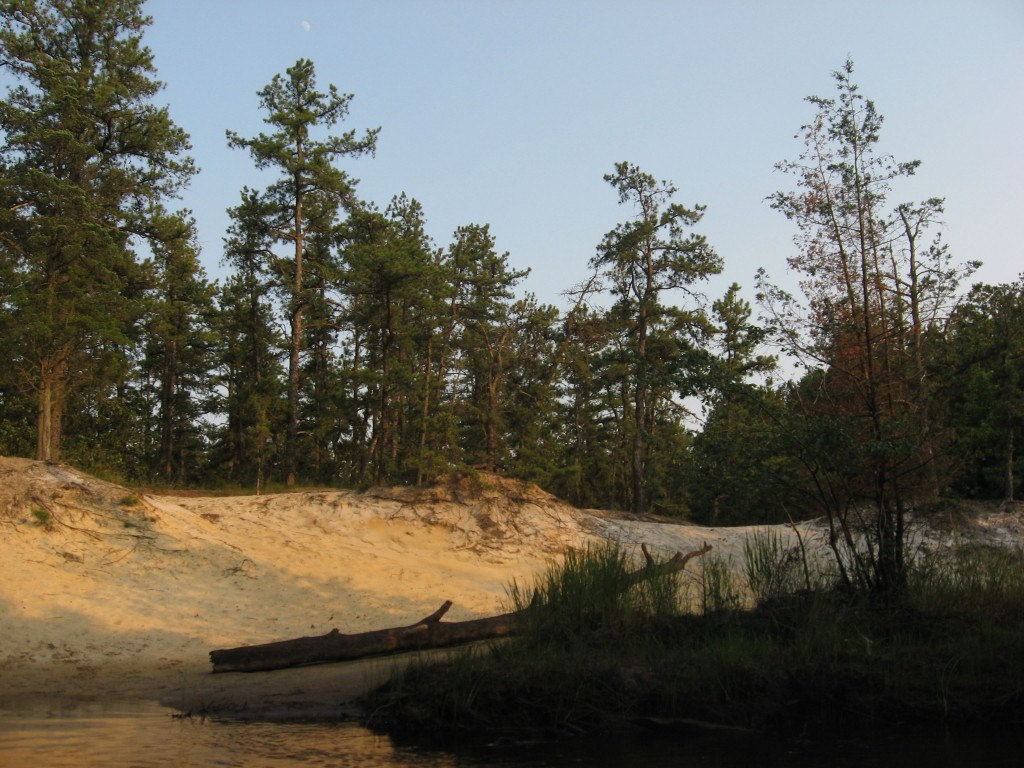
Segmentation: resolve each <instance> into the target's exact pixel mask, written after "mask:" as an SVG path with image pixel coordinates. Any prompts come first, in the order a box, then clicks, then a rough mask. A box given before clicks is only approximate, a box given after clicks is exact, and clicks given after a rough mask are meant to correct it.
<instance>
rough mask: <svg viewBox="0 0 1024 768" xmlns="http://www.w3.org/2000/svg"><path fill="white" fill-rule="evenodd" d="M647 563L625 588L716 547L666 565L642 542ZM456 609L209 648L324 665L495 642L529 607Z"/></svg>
mask: <svg viewBox="0 0 1024 768" xmlns="http://www.w3.org/2000/svg"><path fill="white" fill-rule="evenodd" d="M641 549H642V550H643V553H644V557H645V558H646V560H647V564H646V566H645V567H643V568H641V569H640V570H638V571H634V572H633V573H631V574H630V575H629V578H628V579H627V580H626V586H627V587H629V586H632V585H633V584H638V583H640V582H641V581H644V580H646V579H650V578H654V577H656V576H661V575H664V574H668V573H674V572H676V571H681V570H683V568H685V567H686V564H687V563H688V562H689V561H690V560H692V559H693V558H695V557H699V556H701V555H704V554H706V553H707V552H710V551H711V545H710V544H705V545H704V546H703V547H701V548H700V549H696V550H694V551H692V552H688V553H686V554H685V555H684V554H683V553H682V552H677V553H676V554H675V555H674V556H673V557H672V558H671V559H669V560H667V561H665V562H664V563H657V562H655V560H654V558H653V556H652V555H651V553H650V552H649V551H648V549H647V546H646V545H642V547H641ZM451 607H452V601H451V600H446V601H445V603H444V605H442V606H441V607H440V608H438V609H437V610H436V611H434V612H433V613H432V614H430V615H429V616H427V617H425V618H423V619H420V620H419V621H417V622H416V623H415V624H410V625H409V626H406V627H392V628H390V629H377V630H372V631H370V632H358V633H356V634H345V633H343V632H339V631H338V630H337V629H332V630H331V631H330V632H328V633H327V634H326V635H318V636H315V637H298V638H295V639H292V640H279V641H277V642H274V643H264V644H262V645H244V646H241V647H239V648H226V649H221V650H216V651H210V661H211V662H212V663H213V671H214V672H263V671H268V670H273V669H284V668H286V667H296V666H300V665H304V664H322V663H327V662H335V661H352V660H354V659H362V658H367V657H371V656H385V655H388V654H392V653H400V652H402V651H420V650H427V649H432V648H447V647H450V646H454V645H463V644H465V643H471V642H475V641H477V640H491V639H495V638H500V637H507V636H509V635H512V634H515V633H516V632H517V631H518V629H519V627H520V625H521V624H522V622H521V619H522V618H523V615H524V614H525V612H526V611H527V610H529V609H522V610H519V611H512V612H510V613H503V614H500V615H498V616H488V617H486V618H482V619H470V620H468V621H441V618H442V617H443V616H444V615H445V614H446V613H447V612H448V610H449V609H450V608H451Z"/></svg>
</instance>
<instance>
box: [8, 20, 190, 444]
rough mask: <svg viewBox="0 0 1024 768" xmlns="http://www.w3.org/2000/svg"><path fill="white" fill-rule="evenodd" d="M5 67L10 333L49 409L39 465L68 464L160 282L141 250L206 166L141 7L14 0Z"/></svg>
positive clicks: (23, 374)
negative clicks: (76, 398)
mask: <svg viewBox="0 0 1024 768" xmlns="http://www.w3.org/2000/svg"><path fill="white" fill-rule="evenodd" d="M0 13H2V18H3V27H2V29H0V66H2V67H3V68H4V69H5V70H6V71H7V72H8V73H9V74H10V76H11V77H12V78H13V80H14V82H15V83H16V85H14V86H13V87H11V88H10V89H9V90H8V93H7V96H6V98H5V99H4V100H3V102H2V103H0V135H2V141H3V143H2V146H0V166H2V168H3V172H4V184H3V187H4V191H3V196H4V198H5V199H4V203H5V206H4V209H5V218H6V221H5V222H4V224H5V229H4V231H5V236H4V237H3V240H2V244H0V249H2V250H0V260H2V261H3V262H4V267H3V268H2V269H3V270H4V271H5V272H7V273H8V275H10V276H12V277H13V278H14V279H13V280H12V282H11V283H9V285H11V290H10V291H9V293H8V295H7V296H6V297H5V302H6V304H7V306H8V307H9V309H10V313H11V322H10V323H9V324H8V326H7V328H6V330H7V332H8V335H7V337H6V338H5V339H4V344H5V348H6V349H7V351H8V355H9V360H10V368H11V369H12V371H13V375H14V377H15V379H16V382H17V384H18V386H19V387H20V388H21V390H22V392H24V393H25V394H26V395H28V394H31V396H32V397H33V398H34V400H35V402H36V405H37V408H36V410H37V418H36V433H37V437H36V457H37V458H39V459H57V458H58V457H59V456H60V444H61V438H62V434H63V432H64V429H63V421H64V415H65V413H66V409H67V404H68V401H69V398H70V397H71V396H72V394H73V393H74V392H75V391H80V390H89V389H96V388H103V387H105V386H107V385H109V384H110V382H111V381H112V380H115V379H117V378H118V377H123V376H124V375H125V372H126V368H127V361H126V350H127V349H128V347H129V346H130V343H131V338H130V337H131V332H132V328H131V326H132V324H133V323H134V322H135V321H136V320H137V319H138V317H139V315H140V312H139V309H138V302H139V301H140V300H141V297H142V296H143V288H144V287H145V284H146V281H147V280H148V275H147V274H146V271H145V270H144V269H143V268H142V267H141V265H140V264H139V262H138V261H137V260H136V257H135V252H136V250H137V249H139V248H140V247H144V246H145V244H146V241H147V240H152V239H154V238H155V237H157V236H158V235H157V233H155V232H154V231H153V228H152V227H151V226H150V224H151V221H150V220H151V218H152V216H153V215H154V211H155V210H157V209H158V207H159V205H160V203H161V201H163V200H165V199H167V198H169V197H173V196H174V195H175V194H176V193H177V192H178V191H179V190H180V189H181V187H182V185H184V184H185V183H186V182H187V181H188V179H189V177H190V176H191V174H192V173H193V171H194V169H193V166H192V164H191V161H190V160H189V159H188V158H187V157H185V156H184V154H183V153H185V152H186V151H187V150H188V149H189V146H188V140H187V137H186V135H185V134H184V132H182V131H181V130H180V129H179V128H178V127H177V126H175V125H174V123H173V122H172V121H171V119H170V117H169V115H168V112H167V110H166V109H165V108H160V107H157V106H154V104H153V103H152V100H153V98H154V97H155V96H156V94H157V93H158V92H159V90H160V88H161V87H162V86H161V83H160V82H158V81H157V80H155V79H154V78H153V74H154V67H153V60H152V54H151V53H150V51H149V49H148V48H146V47H145V46H144V45H143V43H142V34H143V31H144V30H145V28H146V26H147V25H148V24H149V19H148V18H147V17H145V16H144V15H143V14H142V2H141V0H11V1H10V2H5V3H4V4H3V6H2V10H0Z"/></svg>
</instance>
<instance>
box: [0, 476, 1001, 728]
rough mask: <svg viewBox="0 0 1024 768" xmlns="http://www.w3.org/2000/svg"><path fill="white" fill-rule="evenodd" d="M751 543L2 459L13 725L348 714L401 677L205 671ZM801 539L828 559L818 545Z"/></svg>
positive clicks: (487, 608) (380, 669) (486, 505)
mask: <svg viewBox="0 0 1024 768" xmlns="http://www.w3.org/2000/svg"><path fill="white" fill-rule="evenodd" d="M1007 520H1009V521H1010V522H1011V523H1014V524H1015V525H1017V527H1018V528H1019V527H1020V525H1019V524H1020V516H1019V515H1016V516H1014V515H1010V516H1009V517H1008V518H1007ZM750 530H751V529H748V528H731V529H721V528H719V529H713V528H702V527H697V526H690V525H673V524H665V523H663V522H657V521H653V520H638V519H624V518H621V517H612V516H607V515H602V514H600V513H597V512H585V511H580V510H576V509H574V508H572V507H570V506H569V505H567V504H565V503H563V502H560V501H559V500H558V499H556V498H554V497H552V496H550V495H549V494H546V493H544V492H543V491H540V490H539V489H537V488H536V487H533V486H529V485H526V484H524V483H521V482H518V481H512V480H507V479H502V478H498V477H494V476H482V477H480V478H476V479H471V478H461V479H452V480H450V481H448V482H446V483H445V484H443V485H439V486H436V487H431V488H426V489H423V488H418V489H388V490H377V491H372V492H368V493H361V494H360V493H353V492H346V491H333V492H302V493H292V494H277V495H267V496H258V497H256V496H248V497H186V496H137V495H135V494H134V493H133V492H132V491H130V490H128V489H125V488H122V487H120V486H117V485H114V484H110V483H105V482H103V481H100V480H97V479H96V478H93V477H90V476H88V475H85V474H83V473H80V472H78V471H76V470H74V469H72V468H70V467H67V466H64V465H55V464H48V463H41V462H33V461H28V460H24V459H13V458H3V457H0V712H2V710H3V709H5V708H6V709H12V708H13V709H16V708H18V707H21V706H24V705H25V704H26V702H30V701H38V700H40V699H47V700H51V699H53V698H54V697H57V698H58V699H61V700H67V701H69V702H73V701H75V700H82V699H127V700H143V699H144V700H151V701H159V702H161V703H163V704H165V705H168V706H173V707H177V708H180V709H183V710H190V709H191V710H200V709H205V710H211V711H219V712H225V713H237V712H248V713H250V714H254V715H256V716H261V715H264V714H275V715H280V714H281V713H290V714H292V715H303V714H324V713H327V712H336V711H337V708H338V706H339V705H340V704H341V703H342V702H344V701H346V700H348V699H351V698H352V696H353V695H355V694H356V693H358V692H359V691H360V690H362V689H364V688H365V687H366V686H367V685H370V684H373V683H376V682H380V681H381V680H382V679H384V678H385V677H386V675H387V674H388V672H389V670H390V669H391V668H392V666H391V665H392V664H393V663H394V662H393V661H392V660H377V661H367V662H356V663H348V664H331V665H320V666H315V667H307V668H302V669H294V670H286V671H278V672H270V673H254V674H218V675H213V674H210V671H209V670H210V664H209V658H208V653H209V651H210V650H212V649H214V648H227V647H235V646H238V645H244V644H252V643H261V642H269V641H273V640H281V639H287V638H292V637H299V636H303V635H319V634H323V633H325V632H327V631H329V630H330V629H332V628H335V627H336V628H338V629H339V630H340V631H342V632H359V631H363V630H369V629H380V628H383V627H389V626H400V625H404V624H411V623H413V622H415V621H417V620H418V619H420V618H422V617H423V616H426V615H428V614H430V613H432V612H433V611H434V610H436V609H437V608H438V607H439V606H440V605H441V603H442V602H443V601H444V600H447V599H450V600H452V601H454V603H455V606H454V608H453V609H452V610H451V612H450V613H449V614H448V615H447V616H446V619H450V620H459V619H465V618H472V617H477V616H486V615H490V614H493V613H497V612H499V611H501V610H502V609H503V607H504V604H505V601H506V589H507V587H508V585H509V584H510V583H511V582H512V580H513V579H515V580H517V581H518V582H519V583H526V584H528V583H529V582H530V581H531V580H532V578H533V577H534V576H535V575H536V574H538V573H540V572H542V571H543V570H545V569H546V568H547V567H549V566H550V565H551V564H552V563H554V562H556V561H557V560H558V558H559V557H560V556H561V554H562V553H563V552H564V551H565V549H566V548H567V547H580V546H584V545H586V544H587V543H588V542H595V541H600V540H615V541H620V542H623V543H625V544H626V545H630V546H632V545H636V546H639V543H640V542H646V543H647V544H648V545H650V546H651V547H652V549H653V550H654V551H655V552H656V553H657V554H660V555H665V556H669V555H671V554H673V553H674V552H676V551H690V550H692V549H696V548H697V547H699V546H700V545H701V544H702V543H704V542H708V543H710V544H712V545H713V547H714V551H715V554H716V555H719V556H722V557H725V558H726V559H729V558H732V559H733V561H734V562H739V561H740V560H741V558H740V554H739V553H740V552H741V550H742V546H743V541H744V539H745V537H746V536H747V535H748V534H749V533H750ZM783 533H784V534H785V535H789V533H788V531H785V529H783ZM802 533H803V535H804V536H805V538H806V540H807V541H808V542H811V543H816V544H817V545H818V546H820V544H821V535H822V531H821V529H820V528H819V527H815V526H804V527H803V528H802ZM1019 533H1020V532H1019V530H1018V531H1017V535H1018V540H1019ZM690 568H691V569H692V568H693V566H692V565H691V566H690Z"/></svg>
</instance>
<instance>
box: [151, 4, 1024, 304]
mask: <svg viewBox="0 0 1024 768" xmlns="http://www.w3.org/2000/svg"><path fill="white" fill-rule="evenodd" d="M146 10H147V12H148V13H150V14H151V15H152V17H153V25H152V26H151V27H150V29H149V31H148V33H147V35H146V41H147V43H148V44H149V46H150V47H151V49H152V50H153V52H154V55H155V61H156V65H157V68H158V74H159V77H160V78H161V79H162V80H163V81H164V82H165V83H166V84H167V88H166V89H165V90H164V91H163V93H162V94H161V96H160V99H159V100H160V101H161V102H163V103H167V104H168V105H169V106H170V110H171V114H172V116H173V118H174V119H175V120H176V121H177V122H178V124H179V125H181V126H182V127H183V128H184V129H185V130H186V131H188V132H189V133H190V134H191V136H192V143H193V145H194V152H193V154H194V157H195V158H196V161H197V163H198V165H199V166H200V167H201V169H202V172H201V173H200V175H199V176H198V177H197V178H196V179H195V180H194V182H193V183H192V186H191V188H190V190H189V191H188V192H187V194H186V196H185V198H184V199H183V201H182V205H183V206H184V207H188V208H190V209H191V210H192V211H193V213H194V215H195V217H196V219H197V222H198V227H199V234H200V240H201V244H202V246H203V256H204V263H205V264H206V266H207V269H208V270H209V272H210V274H211V275H212V276H215V277H216V276H219V275H221V274H223V272H222V270H221V268H220V267H219V266H218V264H219V261H220V258H221V250H222V238H223V236H224V232H225V229H226V226H227V223H228V220H227V216H226V213H225V209H226V208H227V207H229V206H232V205H235V204H236V203H237V201H238V196H239V191H240V190H241V188H242V187H243V185H250V186H262V184H263V183H265V180H261V179H260V177H259V175H258V174H257V172H256V170H255V169H254V167H253V165H252V162H251V160H250V158H249V157H248V156H247V155H246V153H244V152H242V151H239V150H230V149H228V148H227V144H226V141H225V137H224V132H225V129H232V130H234V131H237V132H238V133H240V134H241V135H243V136H252V135H254V134H256V133H257V132H259V131H260V130H262V129H263V125H262V123H261V120H262V114H261V113H260V111H259V106H258V99H257V96H256V92H257V91H258V90H259V89H260V88H262V87H263V86H264V85H266V84H267V83H268V82H269V81H270V79H271V78H272V77H273V76H274V75H275V74H277V73H282V72H284V70H285V69H286V68H287V67H289V66H291V65H292V64H294V63H295V61H296V60H297V59H298V58H300V57H303V58H309V59H312V60H313V61H314V62H315V64H316V68H317V76H318V80H319V83H320V85H321V86H324V87H326V85H327V84H328V83H334V84H335V85H337V86H338V88H339V89H340V90H341V91H342V92H346V93H353V94H354V95H355V99H354V101H353V104H352V112H351V115H350V118H349V120H348V121H347V123H346V124H345V125H344V126H342V127H341V129H346V130H347V129H348V128H357V129H359V130H360V131H361V130H362V129H364V128H368V127H376V126H380V127H381V128H382V131H381V135H380V139H379V142H378V151H377V156H376V158H372V159H370V158H367V159H362V160H359V161H356V162H354V163H350V164H349V165H347V166H345V167H346V170H348V171H349V172H350V173H351V174H352V175H354V176H356V177H357V178H359V179H360V180H361V182H360V185H359V191H360V194H361V195H362V196H363V197H364V199H369V200H372V201H374V202H376V203H377V204H378V205H379V206H380V207H381V208H383V207H385V206H386V205H387V203H388V202H389V200H390V199H391V197H392V196H393V195H395V194H398V193H400V192H403V191H404V192H406V193H407V194H409V195H410V196H412V197H415V198H417V199H418V200H419V201H420V202H421V203H422V204H423V206H424V210H425V214H426V218H427V221H428V224H429V232H430V234H431V235H432V237H433V238H434V240H435V243H436V245H438V246H445V245H447V243H448V242H449V241H450V237H451V233H452V232H453V230H454V229H455V228H456V227H457V226H459V225H462V224H468V223H479V224H485V223H486V224H490V226H491V230H492V233H493V234H494V235H495V236H496V238H497V244H498V248H499V249H500V250H501V251H508V252H509V254H510V261H511V263H512V265H513V266H514V267H515V268H520V269H521V268H525V267H529V268H530V269H532V271H533V272H532V275H531V276H530V278H529V279H528V280H527V281H526V283H525V284H524V287H525V288H526V289H527V290H531V291H533V292H535V293H537V295H538V297H539V298H540V299H541V300H542V301H545V302H553V303H556V304H559V305H562V304H563V302H562V300H561V299H560V297H559V294H560V292H561V291H563V290H565V289H567V288H569V287H570V286H572V285H573V284H574V283H576V282H578V281H580V280H582V279H584V277H585V276H586V275H587V261H588V259H589V258H590V257H591V256H592V255H593V253H594V248H595V246H596V245H597V243H598V242H599V241H600V240H601V238H602V236H603V235H604V233H605V232H607V231H608V230H610V229H612V228H613V227H614V226H615V225H616V224H617V223H619V222H620V221H623V220H625V219H627V218H628V217H629V216H630V215H631V211H629V210H628V209H626V208H624V207H620V206H619V205H618V202H617V197H616V195H615V193H614V191H613V190H612V188H611V187H610V186H609V185H608V184H607V183H606V182H604V181H603V179H602V177H603V175H604V174H606V173H609V172H610V171H611V170H612V169H613V165H614V163H615V162H617V161H622V160H628V161H630V162H632V163H635V164H637V165H639V166H640V167H641V168H642V169H643V170H645V171H647V172H648V173H650V174H652V175H654V176H656V177H657V178H659V179H668V180H671V181H673V182H674V183H675V184H676V186H677V187H678V188H679V190H680V192H679V195H678V198H677V199H678V201H679V202H682V203H685V204H693V203H703V204H706V205H707V206H708V210H707V214H706V216H705V219H704V221H703V222H702V223H701V224H700V225H699V226H698V228H697V231H700V232H702V233H704V234H706V235H707V237H708V239H709V241H710V242H711V244H712V245H713V246H714V247H715V248H716V249H717V250H718V252H719V253H720V254H721V256H722V257H723V258H724V260H725V271H724V273H723V275H722V276H721V278H719V279H716V280H715V281H714V282H713V283H712V284H710V285H709V286H708V293H709V294H710V295H711V296H712V297H717V296H719V295H721V294H722V293H723V292H724V290H725V288H726V287H727V285H728V284H729V283H730V282H733V281H736V282H739V283H740V284H741V285H743V286H744V287H745V289H746V291H745V292H746V293H747V295H748V296H749V295H751V294H752V283H753V275H754V273H755V271H756V270H757V268H758V267H760V266H764V267H766V268H767V269H768V270H769V272H770V273H772V274H773V275H774V276H776V277H778V278H779V279H780V280H783V281H784V280H785V271H786V268H785V259H786V257H787V255H789V254H790V253H792V250H793V246H792V235H793V232H794V230H793V227H792V225H791V224H790V223H789V222H787V221H786V220H785V219H784V218H783V217H782V216H781V215H780V214H778V213H776V212H774V211H772V210H771V209H770V208H769V207H768V205H767V203H765V202H764V198H765V197H766V196H767V195H769V194H771V193H772V192H773V191H775V190H777V189H780V188H788V187H789V184H790V180H789V179H787V178H786V177H784V176H782V175H780V174H778V173H776V172H774V170H773V165H774V163H776V162H777V161H779V160H783V159H792V158H795V157H796V156H797V154H798V153H799V151H800V148H801V147H800V143H799V141H798V140H796V139H795V138H794V135H795V134H796V133H797V132H798V129H799V127H800V125H801V124H803V123H804V122H806V121H807V120H808V119H809V118H810V117H811V114H812V110H811V107H810V105H809V104H807V103H806V102H805V101H804V97H805V96H808V95H821V96H831V95H833V94H834V90H833V82H832V79H831V73H832V72H833V71H834V70H836V69H837V68H839V67H840V66H841V65H842V63H843V61H844V60H845V59H846V57H847V56H850V57H852V58H853V60H854V62H855V65H856V71H855V79H856V81H857V82H858V83H859V84H860V86H861V89H862V92H863V93H864V94H865V95H867V96H868V97H870V98H872V99H873V100H874V101H875V102H876V104H877V106H878V108H879V110H880V111H881V112H882V114H884V115H885V116H886V123H885V126H884V129H883V133H882V145H883V149H884V150H886V151H888V152H891V153H892V154H893V155H895V156H896V157H897V159H901V160H910V159H919V160H921V161H922V162H923V165H922V168H921V170H920V172H919V173H918V175H917V177H916V178H915V179H913V180H912V181H911V182H910V183H908V184H906V185H905V186H902V187H900V188H899V189H897V190H896V192H895V194H894V198H895V201H899V202H903V201H911V200H919V199H923V198H926V197H932V196H940V197H945V198H946V200H947V213H946V223H945V230H944V234H945V238H946V240H947V242H948V243H949V244H950V246H951V248H952V249H953V251H954V253H955V255H956V256H957V257H959V258H961V259H981V260H982V261H984V262H985V267H984V268H983V269H982V270H981V271H980V272H979V273H978V275H977V277H976V279H978V280H983V281H985V282H1007V281H1010V280H1014V279H1015V278H1016V277H1017V275H1018V274H1020V273H1021V272H1022V271H1024V244H1022V240H1021V236H1020V234H1019V233H1020V231H1021V223H1020V222H1021V219H1022V211H1024V149H1022V144H1021V142H1022V141H1024V2H1020V0H972V1H971V2H967V0H961V1H960V2H949V1H948V0H920V1H910V0H907V1H903V0H880V1H878V2H876V1H875V0H866V1H864V2H856V3H839V2H828V1H827V0H818V1H817V2H807V1H806V0H789V1H780V2H767V1H763V2H758V1H757V0H746V1H744V0H720V1H719V2H712V0H703V2H690V1H688V0H678V1H677V2H671V1H670V0H617V1H614V2H613V1H612V0H606V1H601V0H519V1H518V2H513V1H512V0H505V1H499V0H403V1H398V0H148V2H147V4H146Z"/></svg>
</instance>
